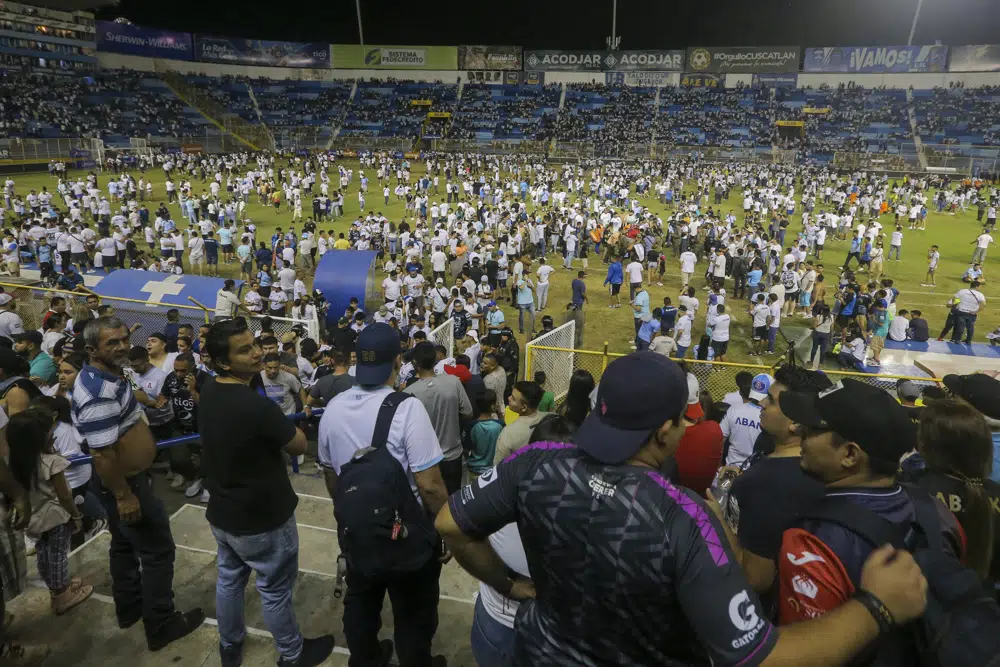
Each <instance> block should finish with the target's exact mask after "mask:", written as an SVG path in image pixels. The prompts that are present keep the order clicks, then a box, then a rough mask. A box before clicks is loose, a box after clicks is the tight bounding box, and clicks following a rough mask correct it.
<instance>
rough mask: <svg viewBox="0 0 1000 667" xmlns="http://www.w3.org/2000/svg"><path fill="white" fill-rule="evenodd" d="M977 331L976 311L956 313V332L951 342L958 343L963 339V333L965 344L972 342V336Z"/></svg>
mask: <svg viewBox="0 0 1000 667" xmlns="http://www.w3.org/2000/svg"><path fill="white" fill-rule="evenodd" d="M975 333H976V315H975V313H963V312H957V313H955V333H954V334H953V337H952V339H951V342H953V343H957V342H959V341H961V340H962V335H963V334H964V335H965V344H966V345H971V344H972V336H973V335H974V334H975Z"/></svg>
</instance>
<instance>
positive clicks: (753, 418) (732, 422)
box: [719, 373, 774, 467]
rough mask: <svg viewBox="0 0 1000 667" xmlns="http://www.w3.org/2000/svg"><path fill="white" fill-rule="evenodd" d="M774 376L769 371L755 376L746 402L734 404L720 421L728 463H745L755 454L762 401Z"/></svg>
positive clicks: (738, 464)
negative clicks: (754, 448) (754, 447)
mask: <svg viewBox="0 0 1000 667" xmlns="http://www.w3.org/2000/svg"><path fill="white" fill-rule="evenodd" d="M773 383H774V378H773V377H771V376H770V375H768V374H767V373H761V374H760V375H756V376H754V379H753V381H752V382H751V383H750V394H749V398H748V400H747V402H746V403H741V404H740V405H732V406H730V407H729V409H728V410H727V411H726V416H725V417H724V418H723V419H722V421H721V422H720V423H719V426H721V427H722V435H724V436H725V437H726V465H727V466H737V467H739V466H740V465H742V464H743V462H744V461H746V460H747V459H748V458H750V455H751V454H753V446H754V443H755V442H757V436H758V435H760V428H761V427H760V411H761V401H763V400H765V399H766V398H767V396H768V392H770V391H771V385H772V384H773Z"/></svg>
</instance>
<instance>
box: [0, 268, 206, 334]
mask: <svg viewBox="0 0 1000 667" xmlns="http://www.w3.org/2000/svg"><path fill="white" fill-rule="evenodd" d="M0 287H3V289H4V291H5V292H6V293H8V294H10V295H11V296H13V297H14V304H15V312H16V313H17V314H18V315H19V316H20V317H21V320H22V321H23V322H24V328H25V330H28V329H41V327H42V319H43V318H44V317H45V313H46V312H47V311H48V310H49V308H50V307H51V306H52V305H53V298H55V297H61V298H63V299H65V300H66V313H67V314H68V315H69V316H70V317H71V318H73V320H74V321H76V322H79V321H81V320H84V319H90V318H91V317H93V314H92V313H91V308H90V305H88V303H87V297H88V296H91V295H93V296H96V297H97V299H98V307H99V306H111V308H112V310H111V312H109V313H107V314H109V315H110V314H113V315H116V316H117V317H118V318H120V319H121V320H122V321H123V322H124V323H125V324H126V325H127V326H129V327H130V328H131V327H133V326H134V325H136V324H138V325H141V326H140V327H139V329H138V330H137V331H136V332H135V333H134V334H133V337H132V342H133V343H136V342H137V341H140V340H145V339H146V336H148V335H149V334H151V333H154V332H157V331H163V328H164V326H165V325H166V324H167V311H169V310H176V311H177V322H178V324H190V325H191V326H192V327H194V330H195V331H196V332H197V331H198V327H199V326H201V325H202V324H204V323H206V322H208V321H209V311H207V310H205V309H203V308H199V307H196V306H182V305H174V304H170V303H158V302H146V301H138V300H135V299H122V298H119V297H110V296H100V295H97V294H95V293H93V292H90V291H82V292H81V291H75V292H70V291H66V290H53V289H47V288H44V287H32V286H29V285H20V284H16V283H5V282H0ZM102 314H103V313H102Z"/></svg>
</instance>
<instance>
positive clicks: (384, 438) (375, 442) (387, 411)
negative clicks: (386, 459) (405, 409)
mask: <svg viewBox="0 0 1000 667" xmlns="http://www.w3.org/2000/svg"><path fill="white" fill-rule="evenodd" d="M408 398H414V396H413V394H407V393H406V392H402V391H394V392H392V393H390V394H387V395H386V397H385V398H384V399H382V405H381V406H380V407H379V409H378V417H377V418H376V419H375V430H374V432H373V433H372V444H371V446H372V449H378V448H379V447H384V446H385V445H386V443H387V442H388V441H389V429H390V428H392V420H393V417H395V416H396V408H398V407H399V406H400V404H402V402H403V401H405V400H406V399H408Z"/></svg>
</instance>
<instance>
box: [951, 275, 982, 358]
mask: <svg viewBox="0 0 1000 667" xmlns="http://www.w3.org/2000/svg"><path fill="white" fill-rule="evenodd" d="M978 287H979V282H978V281H976V280H973V281H972V282H971V283H969V286H968V287H967V288H964V289H960V290H958V291H957V292H955V296H954V297H953V302H954V303H955V309H954V311H953V312H954V313H955V331H954V332H953V333H952V338H951V342H952V343H960V342H961V341H962V334H965V344H966V345H971V344H972V336H973V334H974V333H975V332H976V317H977V316H978V314H979V311H981V310H982V309H983V306H985V305H986V297H985V296H983V293H982V292H980V291H979V290H978V289H977V288H978Z"/></svg>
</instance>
